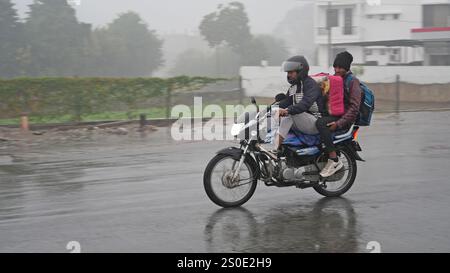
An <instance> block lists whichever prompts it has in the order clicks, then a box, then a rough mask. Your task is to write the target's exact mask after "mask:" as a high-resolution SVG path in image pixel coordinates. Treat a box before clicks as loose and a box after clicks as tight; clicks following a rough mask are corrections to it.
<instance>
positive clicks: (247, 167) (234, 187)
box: [203, 154, 258, 208]
mask: <svg viewBox="0 0 450 273" xmlns="http://www.w3.org/2000/svg"><path fill="white" fill-rule="evenodd" d="M238 165H239V161H237V160H235V159H233V158H232V157H231V156H230V155H224V154H218V155H216V156H215V157H213V158H212V159H211V161H210V162H209V163H208V166H206V169H205V173H204V175H203V186H204V187H205V191H206V194H207V195H208V197H209V199H211V201H213V202H214V203H215V204H216V205H218V206H221V207H224V208H229V207H239V206H241V205H243V204H244V203H246V202H247V201H248V200H249V199H250V198H251V197H252V196H253V194H254V193H255V190H256V185H257V182H258V179H257V178H256V176H255V170H253V169H252V167H251V166H252V165H251V164H250V162H249V160H247V159H246V160H244V164H242V166H241V168H240V170H239V172H238V173H237V174H235V171H236V169H237V167H238Z"/></svg>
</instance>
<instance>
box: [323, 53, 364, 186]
mask: <svg viewBox="0 0 450 273" xmlns="http://www.w3.org/2000/svg"><path fill="white" fill-rule="evenodd" d="M352 62H353V56H352V55H351V54H350V53H349V52H347V51H344V52H341V53H339V54H337V55H336V59H335V60H334V63H333V67H334V71H335V76H341V77H342V78H343V79H344V82H345V81H346V79H347V77H349V76H350V75H352V72H351V70H350V66H351V64H352ZM346 88H349V90H348V91H349V93H348V94H347V95H348V99H345V100H344V102H345V113H344V115H343V116H340V117H334V116H330V115H327V116H323V117H321V118H319V119H318V120H317V123H316V126H317V129H318V130H319V132H320V138H321V140H322V143H323V144H324V146H325V151H326V152H327V153H328V162H327V164H326V165H325V167H324V168H323V169H322V171H321V172H320V175H321V176H322V177H324V178H325V177H329V176H332V175H333V174H335V173H336V172H337V171H339V170H340V169H341V168H342V167H344V164H343V163H342V162H341V161H340V160H339V158H338V156H337V154H336V147H335V146H334V144H333V137H332V132H334V131H336V130H338V129H348V128H349V127H350V126H351V125H352V124H353V123H354V122H355V120H356V118H357V117H358V113H359V105H360V103H361V96H362V93H361V88H360V85H359V80H358V79H357V78H356V77H355V76H353V75H352V80H351V81H350V83H349V85H348V87H346ZM345 92H347V90H346V91H345ZM347 95H346V96H347Z"/></svg>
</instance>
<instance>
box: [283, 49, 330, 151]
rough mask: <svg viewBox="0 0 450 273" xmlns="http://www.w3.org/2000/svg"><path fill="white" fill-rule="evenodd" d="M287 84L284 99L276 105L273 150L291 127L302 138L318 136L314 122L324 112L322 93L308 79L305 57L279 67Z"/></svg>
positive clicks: (307, 66) (314, 83) (290, 60)
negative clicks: (297, 131)
mask: <svg viewBox="0 0 450 273" xmlns="http://www.w3.org/2000/svg"><path fill="white" fill-rule="evenodd" d="M283 70H284V71H285V72H287V80H288V82H289V83H290V84H291V87H290V88H289V90H288V92H287V94H286V98H285V99H284V100H282V101H281V102H280V103H279V107H280V109H279V111H278V115H279V116H280V117H282V118H281V119H280V127H279V130H278V134H277V136H276V138H275V144H276V146H277V148H280V146H281V143H283V140H284V139H285V138H286V136H287V134H288V132H289V130H290V129H291V127H292V126H295V127H296V129H298V130H299V131H301V132H303V133H305V134H318V133H319V132H318V130H317V127H316V121H317V118H318V117H320V116H321V113H322V112H323V111H324V104H323V97H322V91H321V89H320V87H319V85H318V84H317V83H316V82H315V81H314V80H313V79H312V78H311V77H309V76H308V72H309V64H308V61H307V60H306V58H305V57H303V56H294V57H291V58H289V59H288V60H287V61H285V62H284V63H283Z"/></svg>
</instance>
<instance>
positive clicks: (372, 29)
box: [315, 0, 450, 66]
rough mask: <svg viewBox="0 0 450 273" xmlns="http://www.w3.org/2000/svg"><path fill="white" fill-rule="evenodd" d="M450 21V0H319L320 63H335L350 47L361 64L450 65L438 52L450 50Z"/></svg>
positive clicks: (317, 7)
mask: <svg viewBox="0 0 450 273" xmlns="http://www.w3.org/2000/svg"><path fill="white" fill-rule="evenodd" d="M449 26H450V0H408V1H405V0H333V1H329V2H328V1H317V2H316V6H315V42H316V44H317V45H318V52H317V54H318V56H317V57H318V63H319V65H321V66H328V65H331V62H332V59H333V58H334V56H335V55H336V53H338V52H340V51H343V50H348V51H350V52H351V53H352V54H353V56H354V63H355V64H367V65H406V64H422V63H425V64H430V65H433V63H436V62H437V61H438V60H439V62H438V64H440V65H450V60H449V61H448V62H447V61H442V58H439V57H436V55H439V56H440V57H442V56H448V55H450V50H449V49H448V45H449V40H450V31H449V30H446V28H445V27H449ZM437 27H438V28H437ZM329 29H330V30H331V31H329ZM424 33H426V34H424ZM427 39H428V40H427ZM436 39H437V40H436ZM329 41H331V46H329ZM437 41H439V44H436V42H437ZM430 43H431V44H430ZM433 43H434V44H433ZM442 43H443V44H442ZM442 46H444V48H446V49H444V50H436V48H437V47H442ZM424 48H425V50H424ZM433 50H434V51H433ZM329 53H330V54H329ZM446 58H448V57H445V58H444V59H445V60H446Z"/></svg>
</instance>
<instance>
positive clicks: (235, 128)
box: [231, 123, 245, 136]
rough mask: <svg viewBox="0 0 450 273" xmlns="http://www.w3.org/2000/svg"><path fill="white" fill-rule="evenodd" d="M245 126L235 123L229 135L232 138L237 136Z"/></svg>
mask: <svg viewBox="0 0 450 273" xmlns="http://www.w3.org/2000/svg"><path fill="white" fill-rule="evenodd" d="M244 126H245V124H244V123H236V124H233V126H232V127H231V135H232V136H237V135H239V133H240V132H241V131H242V129H243V128H244Z"/></svg>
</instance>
